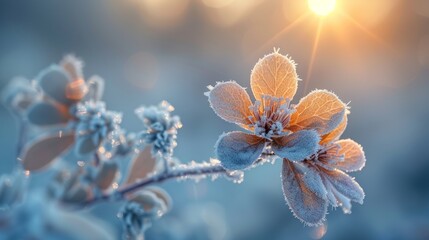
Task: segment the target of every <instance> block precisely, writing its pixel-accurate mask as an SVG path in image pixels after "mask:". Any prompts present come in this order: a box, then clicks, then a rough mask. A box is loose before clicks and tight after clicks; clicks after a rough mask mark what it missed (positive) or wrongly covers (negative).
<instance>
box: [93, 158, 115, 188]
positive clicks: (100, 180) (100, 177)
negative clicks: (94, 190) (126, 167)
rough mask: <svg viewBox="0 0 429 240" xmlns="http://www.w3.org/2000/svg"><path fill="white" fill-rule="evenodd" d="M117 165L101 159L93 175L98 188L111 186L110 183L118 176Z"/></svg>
mask: <svg viewBox="0 0 429 240" xmlns="http://www.w3.org/2000/svg"><path fill="white" fill-rule="evenodd" d="M118 170H119V166H118V164H117V163H116V162H114V161H103V162H102V163H101V167H100V170H99V172H98V173H97V176H96V177H95V184H96V185H97V186H98V187H99V188H100V189H103V190H105V189H107V188H109V187H110V186H112V183H113V182H114V181H115V180H116V178H117V176H118V173H119V172H118Z"/></svg>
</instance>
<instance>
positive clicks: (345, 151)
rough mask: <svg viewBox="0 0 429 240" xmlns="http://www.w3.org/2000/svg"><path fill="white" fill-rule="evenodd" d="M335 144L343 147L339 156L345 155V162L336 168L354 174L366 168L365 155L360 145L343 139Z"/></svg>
mask: <svg viewBox="0 0 429 240" xmlns="http://www.w3.org/2000/svg"><path fill="white" fill-rule="evenodd" d="M335 143H336V144H338V145H340V146H341V148H340V150H339V154H341V155H344V160H343V161H341V162H337V163H336V164H335V167H336V168H338V169H340V170H343V171H346V172H353V171H359V170H361V169H362V168H363V167H364V166H365V162H366V158H365V153H364V152H363V149H362V146H361V145H359V143H357V142H355V141H353V140H351V139H342V140H339V141H337V142H335Z"/></svg>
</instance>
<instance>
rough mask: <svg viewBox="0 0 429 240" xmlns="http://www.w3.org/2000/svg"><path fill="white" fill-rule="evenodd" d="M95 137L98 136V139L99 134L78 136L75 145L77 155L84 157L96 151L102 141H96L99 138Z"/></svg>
mask: <svg viewBox="0 0 429 240" xmlns="http://www.w3.org/2000/svg"><path fill="white" fill-rule="evenodd" d="M94 137H97V139H98V136H97V134H87V135H83V136H78V137H77V139H76V145H75V153H76V155H77V156H79V157H83V156H87V155H89V154H91V153H94V151H95V150H96V149H97V148H98V147H99V145H100V142H99V141H95V140H97V139H95V138H94Z"/></svg>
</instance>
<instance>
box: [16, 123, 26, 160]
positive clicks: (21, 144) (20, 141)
mask: <svg viewBox="0 0 429 240" xmlns="http://www.w3.org/2000/svg"><path fill="white" fill-rule="evenodd" d="M27 125H28V124H27V122H26V121H25V120H21V121H20V123H19V127H18V131H19V133H18V134H19V135H18V144H17V146H16V158H17V159H19V157H20V155H21V152H22V149H23V148H24V145H25V139H26V138H27Z"/></svg>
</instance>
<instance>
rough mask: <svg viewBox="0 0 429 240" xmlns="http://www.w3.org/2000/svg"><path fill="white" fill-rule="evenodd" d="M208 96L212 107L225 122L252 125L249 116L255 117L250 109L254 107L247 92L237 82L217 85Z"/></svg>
mask: <svg viewBox="0 0 429 240" xmlns="http://www.w3.org/2000/svg"><path fill="white" fill-rule="evenodd" d="M206 95H207V96H208V97H209V102H210V106H211V107H212V108H213V110H214V111H215V113H216V114H217V115H218V116H219V117H221V118H222V119H223V120H225V121H228V122H232V123H236V124H239V125H247V124H250V121H249V116H253V114H252V112H251V111H250V109H249V107H250V106H251V105H252V102H251V101H250V97H249V95H248V94H247V92H246V90H245V89H244V88H243V87H241V86H240V85H238V84H237V83H236V82H233V81H229V82H221V83H218V84H216V86H214V87H213V88H212V89H210V91H209V92H208V93H206Z"/></svg>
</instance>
